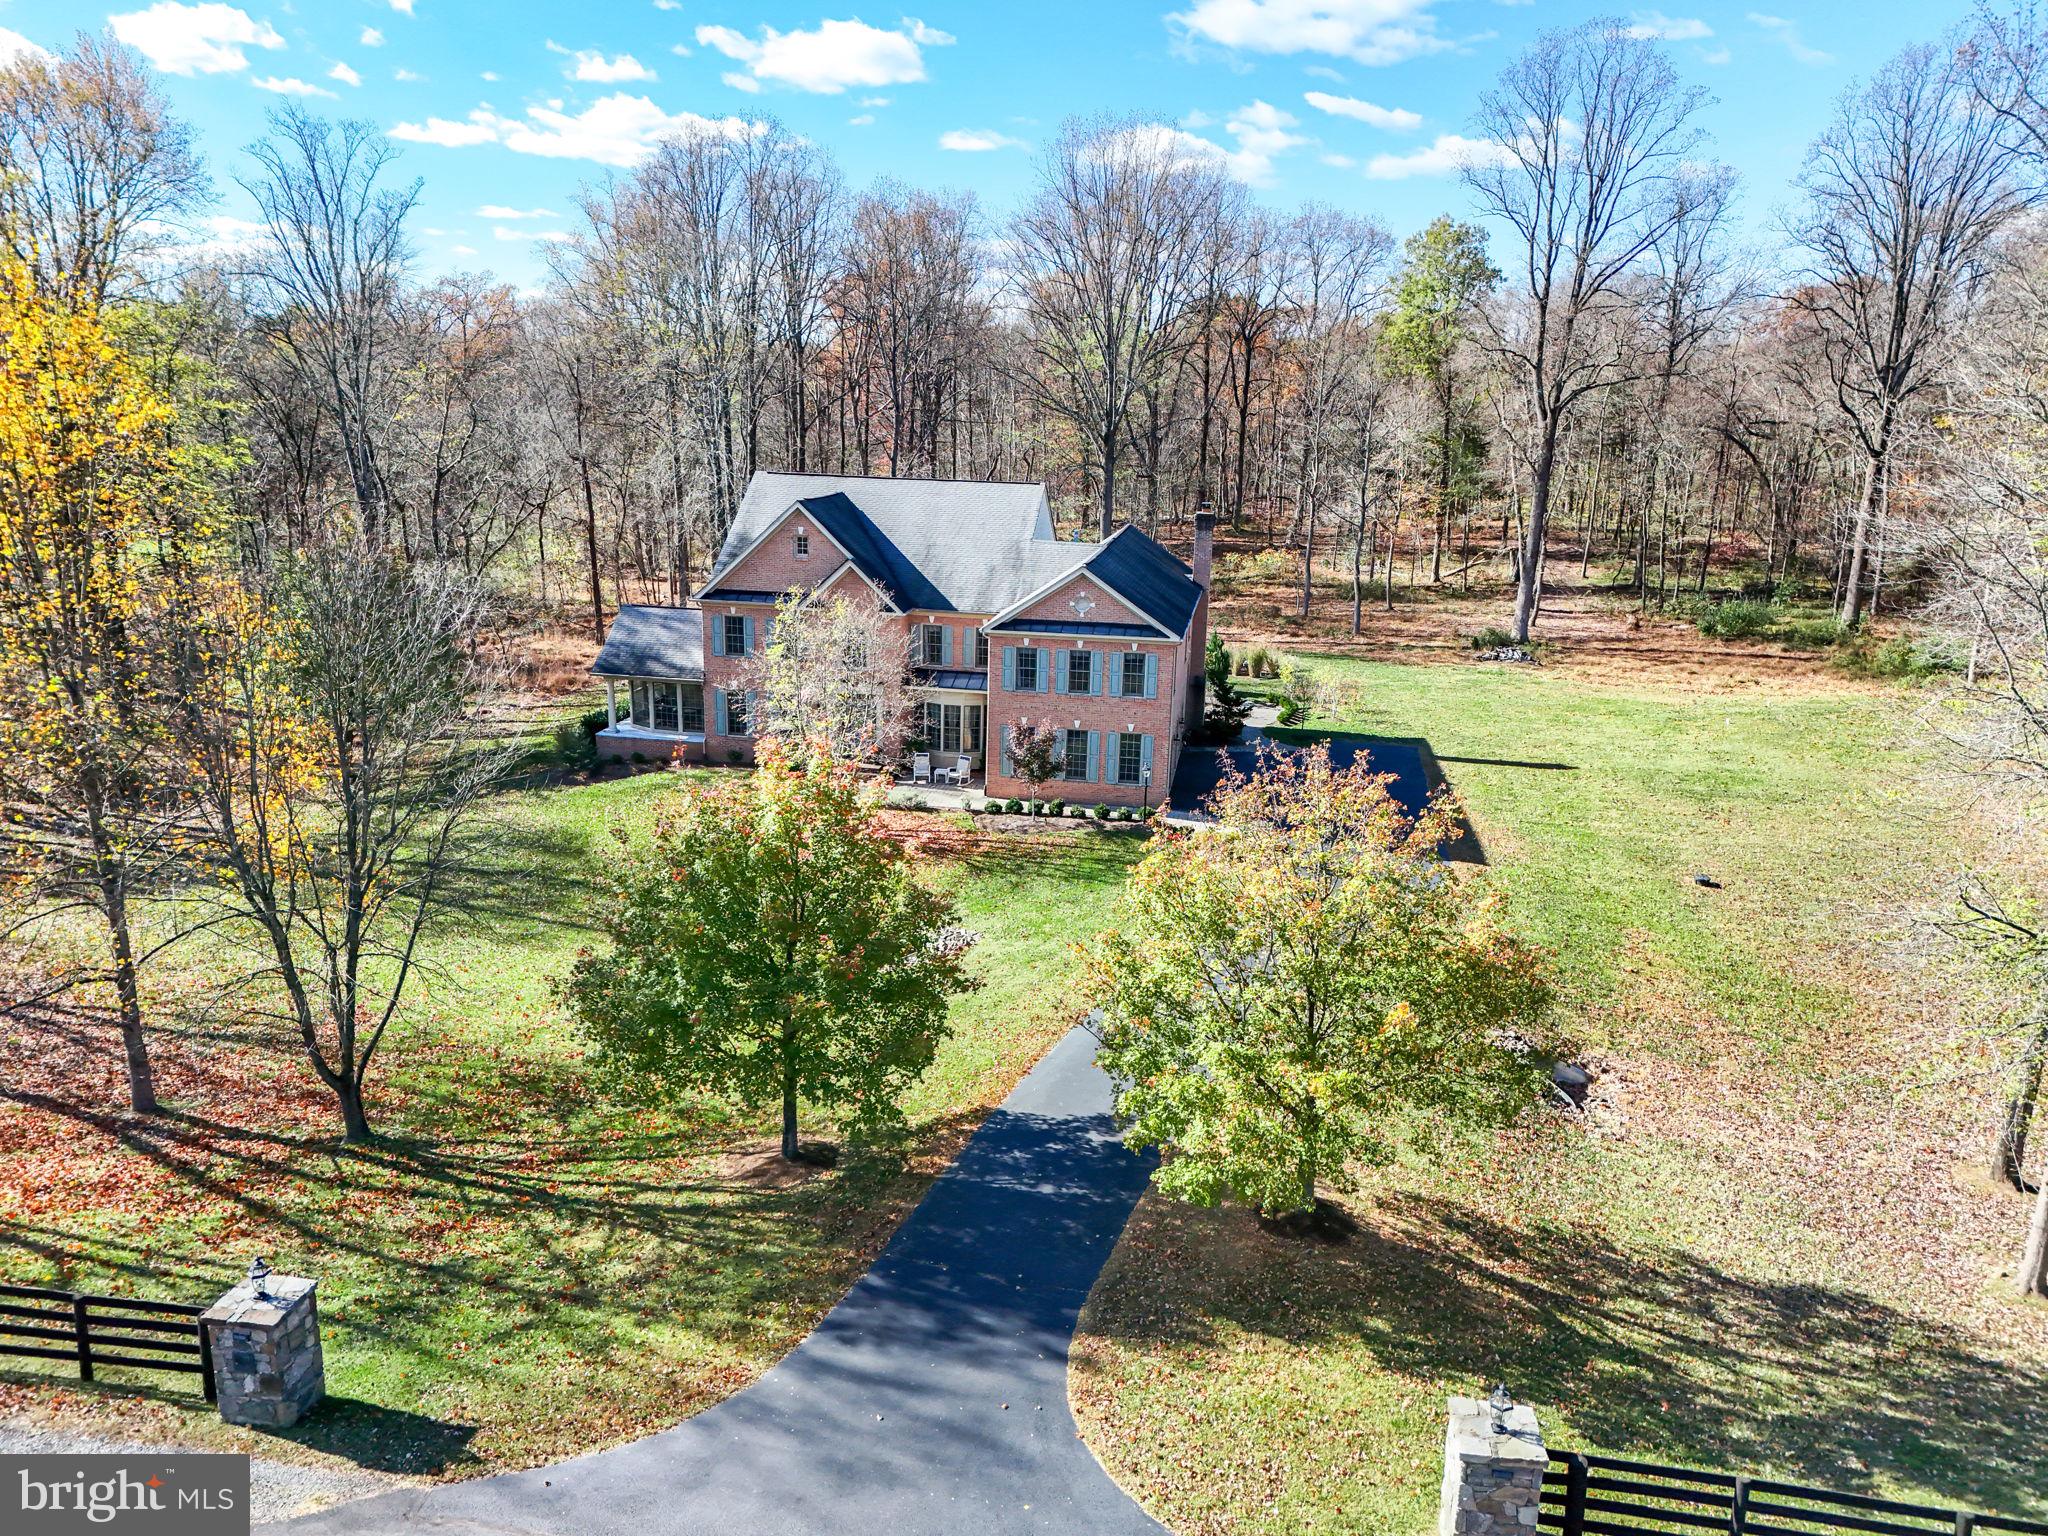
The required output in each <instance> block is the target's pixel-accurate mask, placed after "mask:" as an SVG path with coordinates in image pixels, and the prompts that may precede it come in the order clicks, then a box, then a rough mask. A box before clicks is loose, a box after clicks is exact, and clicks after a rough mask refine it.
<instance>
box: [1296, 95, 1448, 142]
mask: <svg viewBox="0 0 2048 1536" xmlns="http://www.w3.org/2000/svg"><path fill="white" fill-rule="evenodd" d="M1301 99H1302V100H1303V101H1305V102H1307V103H1308V104H1309V105H1310V106H1312V107H1314V108H1315V109H1316V110H1317V111H1318V112H1327V113H1329V114H1330V115H1331V116H1332V117H1350V118H1356V119H1357V120H1358V121H1359V122H1361V123H1365V124H1367V125H1369V126H1370V127H1374V128H1385V129H1387V130H1389V131H1390V132H1393V133H1413V132H1414V131H1415V130H1416V129H1417V128H1420V127H1421V126H1422V114H1421V113H1420V112H1410V111H1409V110H1408V109H1407V108H1406V107H1381V106H1375V105H1374V104H1373V103H1371V102H1369V101H1361V100H1359V99H1358V98H1357V97H1356V96H1332V95H1331V94H1330V93H1329V92H1328V91H1307V92H1304V93H1303V95H1302V98H1301Z"/></svg>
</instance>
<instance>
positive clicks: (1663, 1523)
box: [1536, 1451, 2048, 1536]
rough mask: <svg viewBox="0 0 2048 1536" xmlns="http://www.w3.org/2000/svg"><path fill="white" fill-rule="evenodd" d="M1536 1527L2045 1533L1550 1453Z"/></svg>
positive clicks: (1888, 1503)
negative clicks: (1548, 1468) (1548, 1467)
mask: <svg viewBox="0 0 2048 1536" xmlns="http://www.w3.org/2000/svg"><path fill="white" fill-rule="evenodd" d="M1536 1523H1537V1525H1538V1526H1539V1527H1540V1528H1542V1529H1544V1530H1546V1531H1559V1532H1562V1533H1563V1536H1638V1533H1642V1532H1656V1533H1665V1536H1685V1533H1693V1532H1699V1531H1718V1532H1722V1533H1725V1536H1810V1533H1816V1532H1826V1531H1860V1532H1867V1533H1870V1536H1935V1533H1941V1536H1973V1533H1984V1536H1990V1533H1994V1532H1997V1533H2004V1532H2015V1533H2020V1536H2048V1525H2044V1524H2042V1523H2041V1522H2040V1521H2038V1520H2014V1519H2011V1518H2009V1517H2007V1516H2004V1515H1979V1514H1972V1513H1971V1512H1970V1511H1968V1510H1960V1509H1938V1508H1935V1507H1933V1506H1930V1505H1925V1504H1905V1503H1901V1502H1900V1501H1898V1500H1896V1499H1879V1498H1872V1497H1871V1496H1870V1495H1868V1494H1861V1493H1833V1492H1830V1491H1829V1490H1827V1489H1825V1488H1806V1487H1802V1486H1800V1485H1799V1484H1797V1483H1778V1482H1772V1481H1770V1480H1769V1479H1767V1478H1761V1477H1737V1476H1734V1475H1732V1474H1730V1473H1726V1472H1694V1471H1689V1470H1687V1469H1686V1468H1683V1467H1659V1466H1652V1465H1650V1464H1648V1463H1646V1462H1640V1461H1621V1460H1617V1459H1616V1458H1615V1457H1612V1456H1587V1455H1582V1454H1580V1453H1579V1452H1577V1451H1568V1452H1560V1451H1553V1452H1551V1454H1550V1470H1549V1471H1548V1472H1547V1473H1546V1474H1545V1475H1544V1478H1543V1498H1542V1505H1541V1508H1540V1511H1539V1513H1538V1517H1537V1522H1536Z"/></svg>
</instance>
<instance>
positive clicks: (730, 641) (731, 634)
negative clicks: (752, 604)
mask: <svg viewBox="0 0 2048 1536" xmlns="http://www.w3.org/2000/svg"><path fill="white" fill-rule="evenodd" d="M718 622H719V623H721V624H723V625H724V626H725V654H726V655H728V656H744V655H746V654H747V619H746V615H745V614H740V613H728V614H727V615H725V617H724V618H722V619H720V620H719V621H718Z"/></svg>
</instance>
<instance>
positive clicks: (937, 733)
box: [924, 699, 982, 753]
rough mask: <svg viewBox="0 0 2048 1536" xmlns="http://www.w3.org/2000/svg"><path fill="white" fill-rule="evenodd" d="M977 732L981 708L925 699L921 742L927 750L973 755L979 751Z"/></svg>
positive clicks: (979, 738)
mask: <svg viewBox="0 0 2048 1536" xmlns="http://www.w3.org/2000/svg"><path fill="white" fill-rule="evenodd" d="M981 729H982V706H981V705H979V704H948V703H945V702H943V701H941V700H939V699H927V700H925V704H924V742H925V749H926V750H927V751H931V752H967V753H977V752H979V751H981Z"/></svg>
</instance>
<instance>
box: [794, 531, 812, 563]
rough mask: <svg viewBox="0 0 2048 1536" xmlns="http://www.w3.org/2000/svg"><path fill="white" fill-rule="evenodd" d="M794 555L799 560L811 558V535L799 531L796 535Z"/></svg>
mask: <svg viewBox="0 0 2048 1536" xmlns="http://www.w3.org/2000/svg"><path fill="white" fill-rule="evenodd" d="M796 557H797V559H799V560H808V559H810V558H811V536H810V535H809V534H808V533H800V534H798V535H797V536H796Z"/></svg>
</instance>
